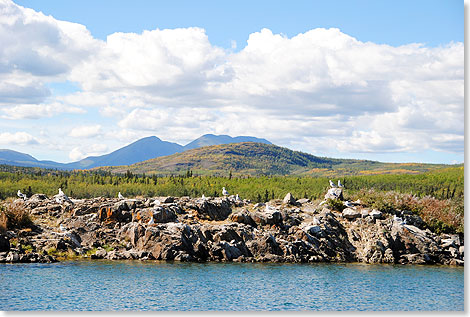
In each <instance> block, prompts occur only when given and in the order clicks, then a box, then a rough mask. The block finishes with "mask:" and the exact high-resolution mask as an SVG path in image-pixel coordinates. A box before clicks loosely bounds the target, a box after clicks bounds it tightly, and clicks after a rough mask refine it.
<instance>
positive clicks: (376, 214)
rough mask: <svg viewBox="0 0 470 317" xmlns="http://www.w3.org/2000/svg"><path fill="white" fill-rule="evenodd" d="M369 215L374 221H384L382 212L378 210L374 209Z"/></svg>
mask: <svg viewBox="0 0 470 317" xmlns="http://www.w3.org/2000/svg"><path fill="white" fill-rule="evenodd" d="M369 215H370V216H371V217H372V218H374V219H383V214H382V212H380V211H378V210H377V209H373V210H372V211H371V213H370V214H369Z"/></svg>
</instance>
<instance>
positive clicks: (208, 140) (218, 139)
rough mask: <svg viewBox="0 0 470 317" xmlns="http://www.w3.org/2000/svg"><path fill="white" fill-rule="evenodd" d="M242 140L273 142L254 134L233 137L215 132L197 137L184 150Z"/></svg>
mask: <svg viewBox="0 0 470 317" xmlns="http://www.w3.org/2000/svg"><path fill="white" fill-rule="evenodd" d="M241 142H257V143H265V144H272V143H271V142H269V141H268V140H266V139H260V138H255V137H252V136H237V137H234V138H232V137H231V136H229V135H214V134H204V135H203V136H201V137H199V138H197V139H196V140H194V141H192V142H190V143H188V144H186V145H185V146H184V150H185V151H186V150H191V149H196V148H200V147H203V146H209V145H219V144H230V143H241Z"/></svg>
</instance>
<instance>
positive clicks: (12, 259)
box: [5, 251, 20, 263]
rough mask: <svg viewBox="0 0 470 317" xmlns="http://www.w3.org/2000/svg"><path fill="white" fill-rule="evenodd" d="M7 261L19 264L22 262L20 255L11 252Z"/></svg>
mask: <svg viewBox="0 0 470 317" xmlns="http://www.w3.org/2000/svg"><path fill="white" fill-rule="evenodd" d="M5 260H6V262H13V263H14V262H18V261H19V260H20V256H19V254H18V253H16V252H11V251H10V252H8V254H7V256H6V259H5Z"/></svg>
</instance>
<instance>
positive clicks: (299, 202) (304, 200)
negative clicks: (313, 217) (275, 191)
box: [297, 198, 310, 205]
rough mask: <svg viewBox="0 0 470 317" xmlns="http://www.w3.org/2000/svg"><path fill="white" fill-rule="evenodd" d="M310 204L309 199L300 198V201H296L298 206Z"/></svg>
mask: <svg viewBox="0 0 470 317" xmlns="http://www.w3.org/2000/svg"><path fill="white" fill-rule="evenodd" d="M309 202H310V199H308V198H300V199H297V203H298V204H301V205H302V204H306V203H309Z"/></svg>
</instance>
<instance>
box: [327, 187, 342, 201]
mask: <svg viewBox="0 0 470 317" xmlns="http://www.w3.org/2000/svg"><path fill="white" fill-rule="evenodd" d="M327 199H339V200H344V198H343V188H342V187H332V188H330V189H328V192H327V193H326V195H325V200H327Z"/></svg>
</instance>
